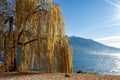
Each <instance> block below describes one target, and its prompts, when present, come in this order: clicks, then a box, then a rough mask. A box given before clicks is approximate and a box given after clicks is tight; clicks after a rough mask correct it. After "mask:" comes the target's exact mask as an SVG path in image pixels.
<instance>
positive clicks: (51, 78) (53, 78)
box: [0, 72, 120, 80]
mask: <svg viewBox="0 0 120 80" xmlns="http://www.w3.org/2000/svg"><path fill="white" fill-rule="evenodd" d="M0 80H120V75H104V74H103V75H102V74H88V73H87V74H86V73H28V72H0Z"/></svg>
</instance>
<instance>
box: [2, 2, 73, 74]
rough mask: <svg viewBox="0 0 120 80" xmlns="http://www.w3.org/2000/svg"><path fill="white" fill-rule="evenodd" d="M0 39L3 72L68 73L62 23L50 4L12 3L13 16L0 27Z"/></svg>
mask: <svg viewBox="0 0 120 80" xmlns="http://www.w3.org/2000/svg"><path fill="white" fill-rule="evenodd" d="M6 2H7V1H6ZM10 10H11V9H10ZM10 10H9V9H8V11H10ZM0 18H1V17H0ZM8 24H9V26H8ZM6 25H7V29H2V28H4V26H6ZM3 34H4V36H3ZM0 38H1V39H3V40H0V45H1V46H2V47H3V48H5V51H4V53H5V56H4V58H5V59H4V66H5V69H6V71H14V70H16V69H19V70H21V71H29V70H35V69H37V70H40V71H43V72H72V56H71V51H70V48H69V45H68V41H67V38H66V36H65V29H64V20H63V17H62V14H61V11H60V8H59V6H58V5H57V4H54V3H53V2H52V0H49V1H48V0H14V9H13V16H10V15H9V16H8V17H7V19H6V23H4V24H3V26H2V23H1V25H0ZM0 51H2V50H1V49H0Z"/></svg>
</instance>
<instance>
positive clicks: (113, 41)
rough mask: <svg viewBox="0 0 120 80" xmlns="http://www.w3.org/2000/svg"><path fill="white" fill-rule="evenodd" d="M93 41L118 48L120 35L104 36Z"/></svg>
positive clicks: (119, 46)
mask: <svg viewBox="0 0 120 80" xmlns="http://www.w3.org/2000/svg"><path fill="white" fill-rule="evenodd" d="M95 41H98V42H100V43H103V44H105V45H108V46H112V47H117V48H120V36H111V37H104V38H99V39H95Z"/></svg>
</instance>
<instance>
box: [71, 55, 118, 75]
mask: <svg viewBox="0 0 120 80" xmlns="http://www.w3.org/2000/svg"><path fill="white" fill-rule="evenodd" d="M78 70H81V71H83V72H87V73H98V74H110V75H120V54H118V55H95V54H74V55H73V71H74V72H76V71H78Z"/></svg>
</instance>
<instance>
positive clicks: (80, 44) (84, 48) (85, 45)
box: [68, 36, 120, 53]
mask: <svg viewBox="0 0 120 80" xmlns="http://www.w3.org/2000/svg"><path fill="white" fill-rule="evenodd" d="M68 41H69V45H70V46H71V48H72V49H73V51H74V52H85V53H86V52H87V53H103V52H104V53H120V49H119V48H114V47H110V46H106V45H104V44H101V43H99V42H96V41H94V40H91V39H85V38H80V37H75V36H72V37H68Z"/></svg>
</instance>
